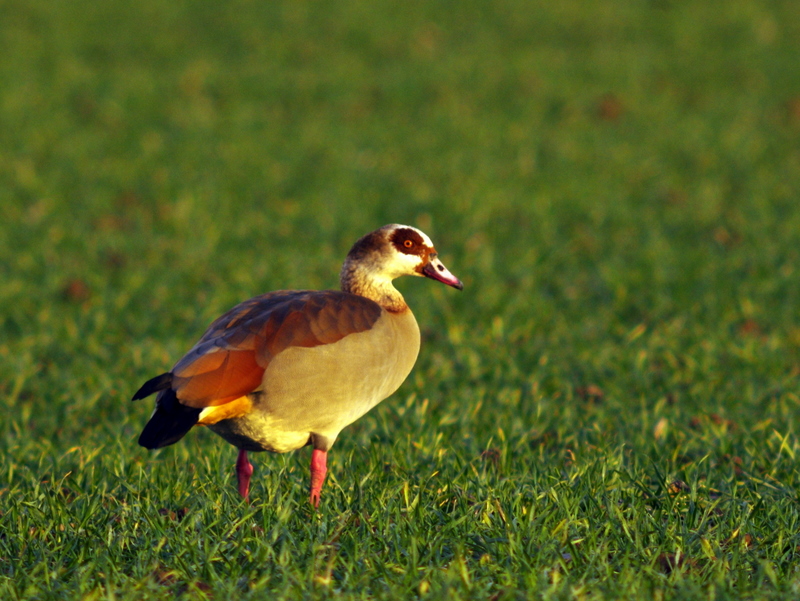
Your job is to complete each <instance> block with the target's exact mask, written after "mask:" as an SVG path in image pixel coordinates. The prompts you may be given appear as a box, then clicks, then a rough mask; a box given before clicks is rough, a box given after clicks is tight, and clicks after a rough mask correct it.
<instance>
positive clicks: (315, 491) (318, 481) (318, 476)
mask: <svg viewBox="0 0 800 601" xmlns="http://www.w3.org/2000/svg"><path fill="white" fill-rule="evenodd" d="M327 459H328V452H327V451H320V450H319V449H314V451H313V452H312V453H311V498H310V499H309V501H311V504H312V505H313V506H314V509H316V508H317V507H319V495H320V493H321V492H322V483H323V482H325V474H327V473H328V468H327V467H326V465H325V463H326V461H327Z"/></svg>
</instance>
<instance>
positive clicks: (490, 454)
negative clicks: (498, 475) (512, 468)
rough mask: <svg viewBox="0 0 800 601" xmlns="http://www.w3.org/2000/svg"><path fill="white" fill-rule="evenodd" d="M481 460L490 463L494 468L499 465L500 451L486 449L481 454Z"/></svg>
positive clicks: (493, 448)
mask: <svg viewBox="0 0 800 601" xmlns="http://www.w3.org/2000/svg"><path fill="white" fill-rule="evenodd" d="M481 459H483V461H484V462H485V463H491V464H492V465H493V466H494V467H497V464H498V463H500V449H498V448H495V447H492V448H491V449H486V450H485V451H483V452H482V453H481Z"/></svg>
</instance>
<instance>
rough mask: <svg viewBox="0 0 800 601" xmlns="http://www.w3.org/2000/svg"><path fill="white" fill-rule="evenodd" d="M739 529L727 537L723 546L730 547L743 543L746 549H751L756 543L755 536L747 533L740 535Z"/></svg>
mask: <svg viewBox="0 0 800 601" xmlns="http://www.w3.org/2000/svg"><path fill="white" fill-rule="evenodd" d="M740 534H741V533H740V532H739V529H738V528H737V529H736V530H735V531H734V532H733V533H732V534H731V535H730V536H729V537H728V538H726V539H725V540H724V541H723V542H722V545H721V546H723V547H729V546H730V545H732V544H736V543H738V544H741V545H742V546H743V547H744V548H745V550H749V549H750V548H751V547H752V546H753V544H754V543H755V538H754V537H753V535H752V534H745V535H744V536H740Z"/></svg>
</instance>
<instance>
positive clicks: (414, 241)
mask: <svg viewBox="0 0 800 601" xmlns="http://www.w3.org/2000/svg"><path fill="white" fill-rule="evenodd" d="M389 241H390V242H391V243H392V244H393V245H394V247H395V248H396V249H397V250H398V251H399V252H401V253H403V254H406V255H421V254H423V253H424V252H425V241H424V240H423V239H422V236H420V235H419V234H418V233H417V232H415V231H414V230H412V229H409V228H405V227H403V228H400V229H397V230H395V231H394V232H392V235H391V237H390V238H389Z"/></svg>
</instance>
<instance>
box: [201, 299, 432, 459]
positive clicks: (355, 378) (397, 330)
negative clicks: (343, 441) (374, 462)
mask: <svg viewBox="0 0 800 601" xmlns="http://www.w3.org/2000/svg"><path fill="white" fill-rule="evenodd" d="M418 353H419V328H418V327H417V323H416V321H415V320H414V316H413V315H412V314H411V312H410V311H407V312H406V313H405V314H401V315H399V316H398V315H395V314H390V313H384V314H383V315H382V316H381V318H379V319H378V320H377V321H376V322H375V324H374V326H373V327H372V328H371V329H370V330H368V331H365V332H359V333H356V334H350V335H349V336H346V337H344V338H342V339H341V340H339V341H337V342H334V343H332V344H326V345H321V346H316V347H311V348H307V347H290V348H287V349H286V350H284V351H282V352H281V353H280V354H278V355H277V356H276V357H274V358H273V359H272V361H271V362H270V364H269V366H268V367H267V370H266V371H265V373H264V379H263V382H262V386H261V387H260V388H259V389H258V390H257V391H255V392H254V393H253V394H251V395H249V398H250V400H251V401H252V403H253V409H252V411H251V412H249V413H248V414H247V415H244V416H241V417H236V418H233V419H226V420H222V421H220V422H218V423H216V424H213V425H210V426H209V427H210V428H211V429H212V430H214V431H215V432H216V433H217V434H219V435H220V436H222V437H223V438H225V439H226V440H227V441H228V442H230V443H231V444H234V445H236V446H237V447H239V448H242V449H245V450H267V451H274V452H278V453H284V452H287V451H292V450H295V449H298V448H300V447H302V446H305V445H306V444H309V442H313V444H314V446H315V447H316V448H320V449H322V450H327V449H328V448H330V446H331V445H333V442H334V441H335V440H336V437H337V436H338V434H339V432H340V431H341V430H342V429H343V428H344V427H345V426H347V425H349V424H351V423H352V422H354V421H355V420H357V419H358V418H359V417H361V416H362V415H364V414H365V413H366V412H367V411H369V410H370V409H372V407H374V406H375V405H377V404H378V403H379V402H381V401H382V400H383V399H385V398H386V397H388V396H389V395H390V394H392V393H393V392H394V391H395V390H397V388H398V387H399V386H400V384H402V383H403V381H404V380H405V379H406V376H408V374H409V372H410V371H411V369H412V367H413V366H414V363H415V361H416V358H417V354H418Z"/></svg>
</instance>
